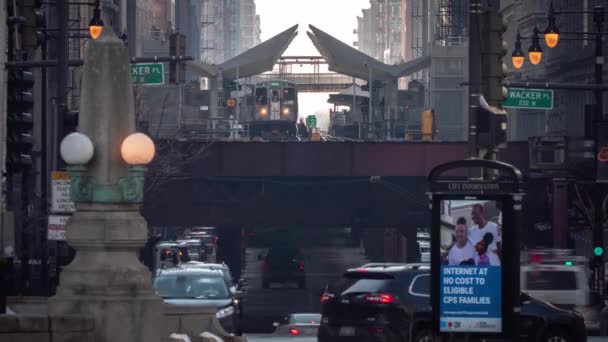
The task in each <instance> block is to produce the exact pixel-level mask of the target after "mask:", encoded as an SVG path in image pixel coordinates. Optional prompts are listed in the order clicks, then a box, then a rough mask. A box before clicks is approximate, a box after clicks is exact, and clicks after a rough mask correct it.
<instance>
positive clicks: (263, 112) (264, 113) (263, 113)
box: [260, 108, 268, 115]
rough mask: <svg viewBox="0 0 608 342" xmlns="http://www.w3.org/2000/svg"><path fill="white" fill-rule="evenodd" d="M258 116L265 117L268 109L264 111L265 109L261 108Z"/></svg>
mask: <svg viewBox="0 0 608 342" xmlns="http://www.w3.org/2000/svg"><path fill="white" fill-rule="evenodd" d="M260 114H261V115H266V114H268V109H266V108H262V109H260Z"/></svg>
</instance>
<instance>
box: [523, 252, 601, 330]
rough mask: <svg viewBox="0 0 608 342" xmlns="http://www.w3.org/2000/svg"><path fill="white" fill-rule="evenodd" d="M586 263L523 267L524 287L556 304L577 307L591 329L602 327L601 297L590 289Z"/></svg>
mask: <svg viewBox="0 0 608 342" xmlns="http://www.w3.org/2000/svg"><path fill="white" fill-rule="evenodd" d="M588 280H589V275H588V273H587V271H586V269H585V268H584V267H583V266H576V265H572V266H567V265H555V264H530V265H526V266H521V277H520V281H521V289H522V291H525V292H527V293H528V294H529V295H530V296H532V297H534V298H538V299H540V300H544V301H547V302H549V303H551V304H553V305H555V306H558V307H561V308H564V309H569V310H574V311H577V312H578V313H580V314H581V315H582V316H583V318H584V319H585V326H586V327H587V330H597V329H599V310H600V309H599V304H601V303H600V302H599V298H594V297H599V296H596V295H594V294H592V293H591V291H590V289H589V282H588Z"/></svg>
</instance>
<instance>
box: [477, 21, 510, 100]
mask: <svg viewBox="0 0 608 342" xmlns="http://www.w3.org/2000/svg"><path fill="white" fill-rule="evenodd" d="M506 29H507V26H506V24H505V22H504V21H503V17H502V15H501V14H499V13H497V12H495V11H485V12H484V13H483V24H482V37H481V39H482V44H481V52H482V76H483V80H482V94H483V95H484V97H485V99H486V101H487V102H488V104H490V105H491V106H493V107H497V108H502V104H503V102H504V100H505V97H506V94H507V91H506V89H505V88H504V87H503V86H502V82H503V81H504V79H505V77H506V74H507V66H506V65H505V64H504V63H503V62H502V59H503V57H504V56H505V55H506V54H507V43H506V41H505V40H504V39H503V34H504V33H505V31H506Z"/></svg>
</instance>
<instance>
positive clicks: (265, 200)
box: [144, 177, 429, 228]
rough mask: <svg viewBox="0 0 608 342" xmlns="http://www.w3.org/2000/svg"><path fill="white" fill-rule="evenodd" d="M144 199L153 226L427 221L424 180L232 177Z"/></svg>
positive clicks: (177, 185)
mask: <svg viewBox="0 0 608 342" xmlns="http://www.w3.org/2000/svg"><path fill="white" fill-rule="evenodd" d="M168 185H169V186H167V187H164V188H163V190H162V191H159V192H157V193H155V194H154V195H153V196H147V200H146V203H145V206H144V215H145V217H146V219H147V220H148V222H149V224H151V225H154V226H200V225H211V226H223V225H237V226H245V227H281V228H289V227H352V226H360V227H377V228H385V227H405V226H411V225H418V226H424V225H425V224H426V222H427V221H428V219H429V217H428V216H429V214H428V199H427V197H426V195H425V191H426V184H425V182H424V179H423V178H417V177H401V178H393V179H390V180H384V181H383V182H381V183H370V180H369V177H366V178H361V177H359V178H356V177H355V178H346V179H345V178H340V179H335V178H328V177H315V178H312V179H311V178H303V177H290V178H283V177H279V178H263V177H255V178H249V179H241V178H235V177H222V178H205V179H193V180H188V181H179V180H175V181H172V182H171V183H169V184H168Z"/></svg>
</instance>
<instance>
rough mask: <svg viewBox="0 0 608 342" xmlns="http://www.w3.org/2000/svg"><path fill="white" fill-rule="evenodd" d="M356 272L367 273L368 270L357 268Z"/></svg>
mask: <svg viewBox="0 0 608 342" xmlns="http://www.w3.org/2000/svg"><path fill="white" fill-rule="evenodd" d="M357 272H358V273H367V272H369V270H366V269H365V268H360V269H358V270H357Z"/></svg>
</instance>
